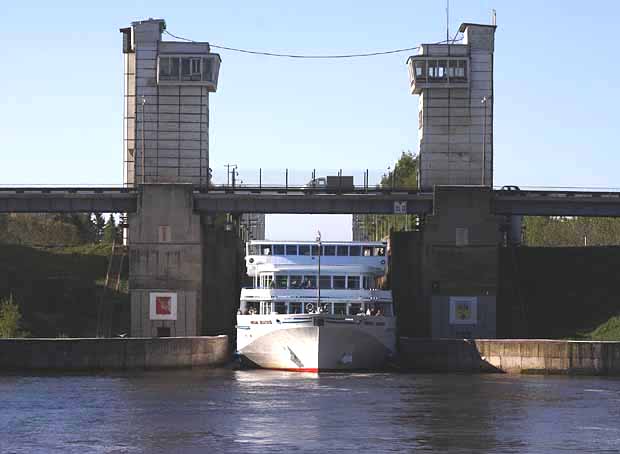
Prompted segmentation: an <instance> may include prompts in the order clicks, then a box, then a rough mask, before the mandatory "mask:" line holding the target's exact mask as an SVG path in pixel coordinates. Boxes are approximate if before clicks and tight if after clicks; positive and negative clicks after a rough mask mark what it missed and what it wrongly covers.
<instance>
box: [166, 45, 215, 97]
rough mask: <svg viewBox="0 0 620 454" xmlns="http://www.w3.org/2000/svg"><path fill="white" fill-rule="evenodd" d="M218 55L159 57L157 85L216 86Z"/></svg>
mask: <svg viewBox="0 0 620 454" xmlns="http://www.w3.org/2000/svg"><path fill="white" fill-rule="evenodd" d="M218 73H219V55H217V54H210V55H208V56H204V55H189V56H188V55H160V56H159V63H158V70H157V76H158V79H157V80H158V83H164V84H175V85H177V84H182V83H189V84H191V85H206V86H208V87H211V88H213V89H214V88H215V87H216V86H217V78H218Z"/></svg>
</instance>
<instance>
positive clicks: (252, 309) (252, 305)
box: [248, 301, 260, 315]
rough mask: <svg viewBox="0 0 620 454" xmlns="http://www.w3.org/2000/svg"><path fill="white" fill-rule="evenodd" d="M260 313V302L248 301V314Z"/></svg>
mask: <svg viewBox="0 0 620 454" xmlns="http://www.w3.org/2000/svg"><path fill="white" fill-rule="evenodd" d="M259 311H260V303H259V302H258V301H248V314H249V315H254V314H258V313H259Z"/></svg>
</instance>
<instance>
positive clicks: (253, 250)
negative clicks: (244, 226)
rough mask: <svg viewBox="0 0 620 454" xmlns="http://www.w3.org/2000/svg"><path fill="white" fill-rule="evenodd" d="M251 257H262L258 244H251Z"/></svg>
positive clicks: (249, 249) (249, 250)
mask: <svg viewBox="0 0 620 454" xmlns="http://www.w3.org/2000/svg"><path fill="white" fill-rule="evenodd" d="M248 254H249V255H260V246H259V245H258V244H250V246H249V247H248Z"/></svg>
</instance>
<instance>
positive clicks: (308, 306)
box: [306, 303, 314, 312]
mask: <svg viewBox="0 0 620 454" xmlns="http://www.w3.org/2000/svg"><path fill="white" fill-rule="evenodd" d="M306 310H307V311H308V312H311V311H312V310H314V304H312V303H308V304H306Z"/></svg>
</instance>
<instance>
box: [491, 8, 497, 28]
mask: <svg viewBox="0 0 620 454" xmlns="http://www.w3.org/2000/svg"><path fill="white" fill-rule="evenodd" d="M491 25H497V11H496V10H495V8H494V9H492V10H491Z"/></svg>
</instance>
